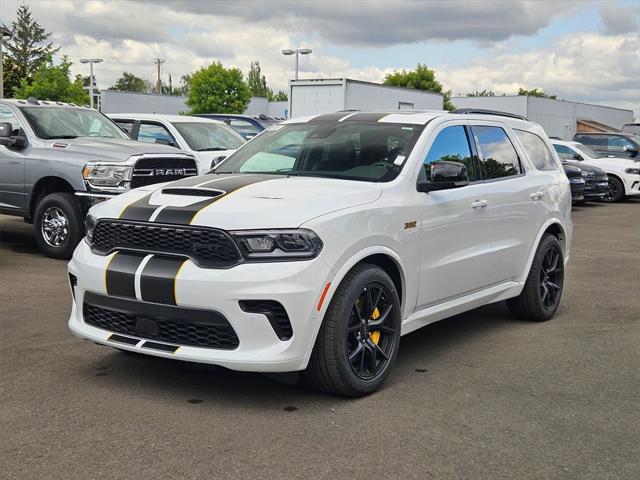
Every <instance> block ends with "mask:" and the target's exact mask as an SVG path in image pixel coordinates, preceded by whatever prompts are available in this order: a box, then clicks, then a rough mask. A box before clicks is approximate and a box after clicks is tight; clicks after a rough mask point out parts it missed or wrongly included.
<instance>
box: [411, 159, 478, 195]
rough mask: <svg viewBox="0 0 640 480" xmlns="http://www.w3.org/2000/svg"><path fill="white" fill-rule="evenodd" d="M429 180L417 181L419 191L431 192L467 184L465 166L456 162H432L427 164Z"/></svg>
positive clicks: (467, 177) (467, 178) (467, 176)
mask: <svg viewBox="0 0 640 480" xmlns="http://www.w3.org/2000/svg"><path fill="white" fill-rule="evenodd" d="M429 174H430V175H429V176H430V177H431V181H429V180H421V181H419V182H418V191H419V192H424V193H428V192H433V191H436V190H449V189H452V188H460V187H465V186H467V185H469V175H468V174H467V166H466V165H464V164H463V163H458V162H448V161H441V162H434V163H432V164H430V165H429Z"/></svg>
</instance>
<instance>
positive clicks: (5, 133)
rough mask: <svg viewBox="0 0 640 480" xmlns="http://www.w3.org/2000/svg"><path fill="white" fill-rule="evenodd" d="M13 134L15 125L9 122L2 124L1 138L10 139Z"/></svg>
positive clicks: (0, 125) (0, 128) (0, 127)
mask: <svg viewBox="0 0 640 480" xmlns="http://www.w3.org/2000/svg"><path fill="white" fill-rule="evenodd" d="M11 132H13V125H11V124H10V123H9V122H2V123H0V138H9V137H10V136H11Z"/></svg>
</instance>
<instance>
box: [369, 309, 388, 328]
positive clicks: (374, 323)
mask: <svg viewBox="0 0 640 480" xmlns="http://www.w3.org/2000/svg"><path fill="white" fill-rule="evenodd" d="M392 308H393V305H392V304H389V305H387V306H386V307H385V309H384V311H383V312H382V314H381V315H380V316H379V317H378V318H376V319H375V320H370V321H368V322H367V326H368V327H369V328H377V327H379V326H380V325H382V324H383V323H384V322H385V321H386V320H387V318H388V317H389V313H390V312H391V309H392Z"/></svg>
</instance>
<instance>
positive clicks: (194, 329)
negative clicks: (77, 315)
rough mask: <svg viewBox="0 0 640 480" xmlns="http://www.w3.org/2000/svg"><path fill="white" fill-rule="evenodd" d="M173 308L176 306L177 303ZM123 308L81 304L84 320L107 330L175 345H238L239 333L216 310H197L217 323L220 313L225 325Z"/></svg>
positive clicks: (225, 348)
mask: <svg viewBox="0 0 640 480" xmlns="http://www.w3.org/2000/svg"><path fill="white" fill-rule="evenodd" d="M96 298H97V299H99V298H100V297H99V296H98V295H89V299H96ZM116 301H117V300H116ZM121 302H123V305H129V304H136V303H137V304H139V305H140V306H144V303H145V302H132V301H122V300H121ZM156 308H157V307H156ZM166 308H171V307H166ZM172 308H174V309H175V308H176V307H172ZM123 310H125V309H121V308H118V309H113V308H106V307H105V306H104V305H94V304H91V303H88V302H87V301H85V303H84V306H83V315H84V321H85V323H87V324H89V325H92V326H94V327H97V328H100V329H102V330H107V331H109V332H115V333H121V334H124V335H132V336H134V337H137V338H144V339H150V340H154V341H161V342H167V343H173V344H176V345H184V346H191V347H204V348H216V349H224V350H233V349H234V348H237V347H238V345H239V340H238V336H237V335H236V332H235V331H234V330H233V327H232V326H231V325H230V324H229V322H228V321H227V320H226V319H224V317H222V315H221V314H219V313H217V312H202V311H200V313H208V314H209V315H211V316H214V315H215V316H216V318H215V321H216V322H218V323H220V317H222V318H223V319H224V323H226V324H225V325H207V324H205V323H188V322H185V321H182V320H178V319H175V318H174V319H170V318H166V316H165V315H159V316H157V317H152V316H150V315H147V314H144V313H142V312H128V311H123ZM167 311H168V310H167ZM168 316H171V315H168ZM141 322H142V323H141ZM149 322H152V324H155V327H154V333H153V334H150V333H149V331H148V328H149V327H148V325H149ZM140 325H144V328H141V327H140Z"/></svg>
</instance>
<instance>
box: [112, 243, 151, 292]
mask: <svg viewBox="0 0 640 480" xmlns="http://www.w3.org/2000/svg"><path fill="white" fill-rule="evenodd" d="M145 256H146V254H144V253H142V254H140V253H122V252H117V253H116V254H115V255H114V256H113V258H112V259H111V261H110V262H109V265H107V271H106V272H105V283H106V287H107V295H115V296H116V297H128V298H136V288H135V275H136V270H137V269H138V267H139V266H140V264H141V263H142V260H143V259H144V257H145Z"/></svg>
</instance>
